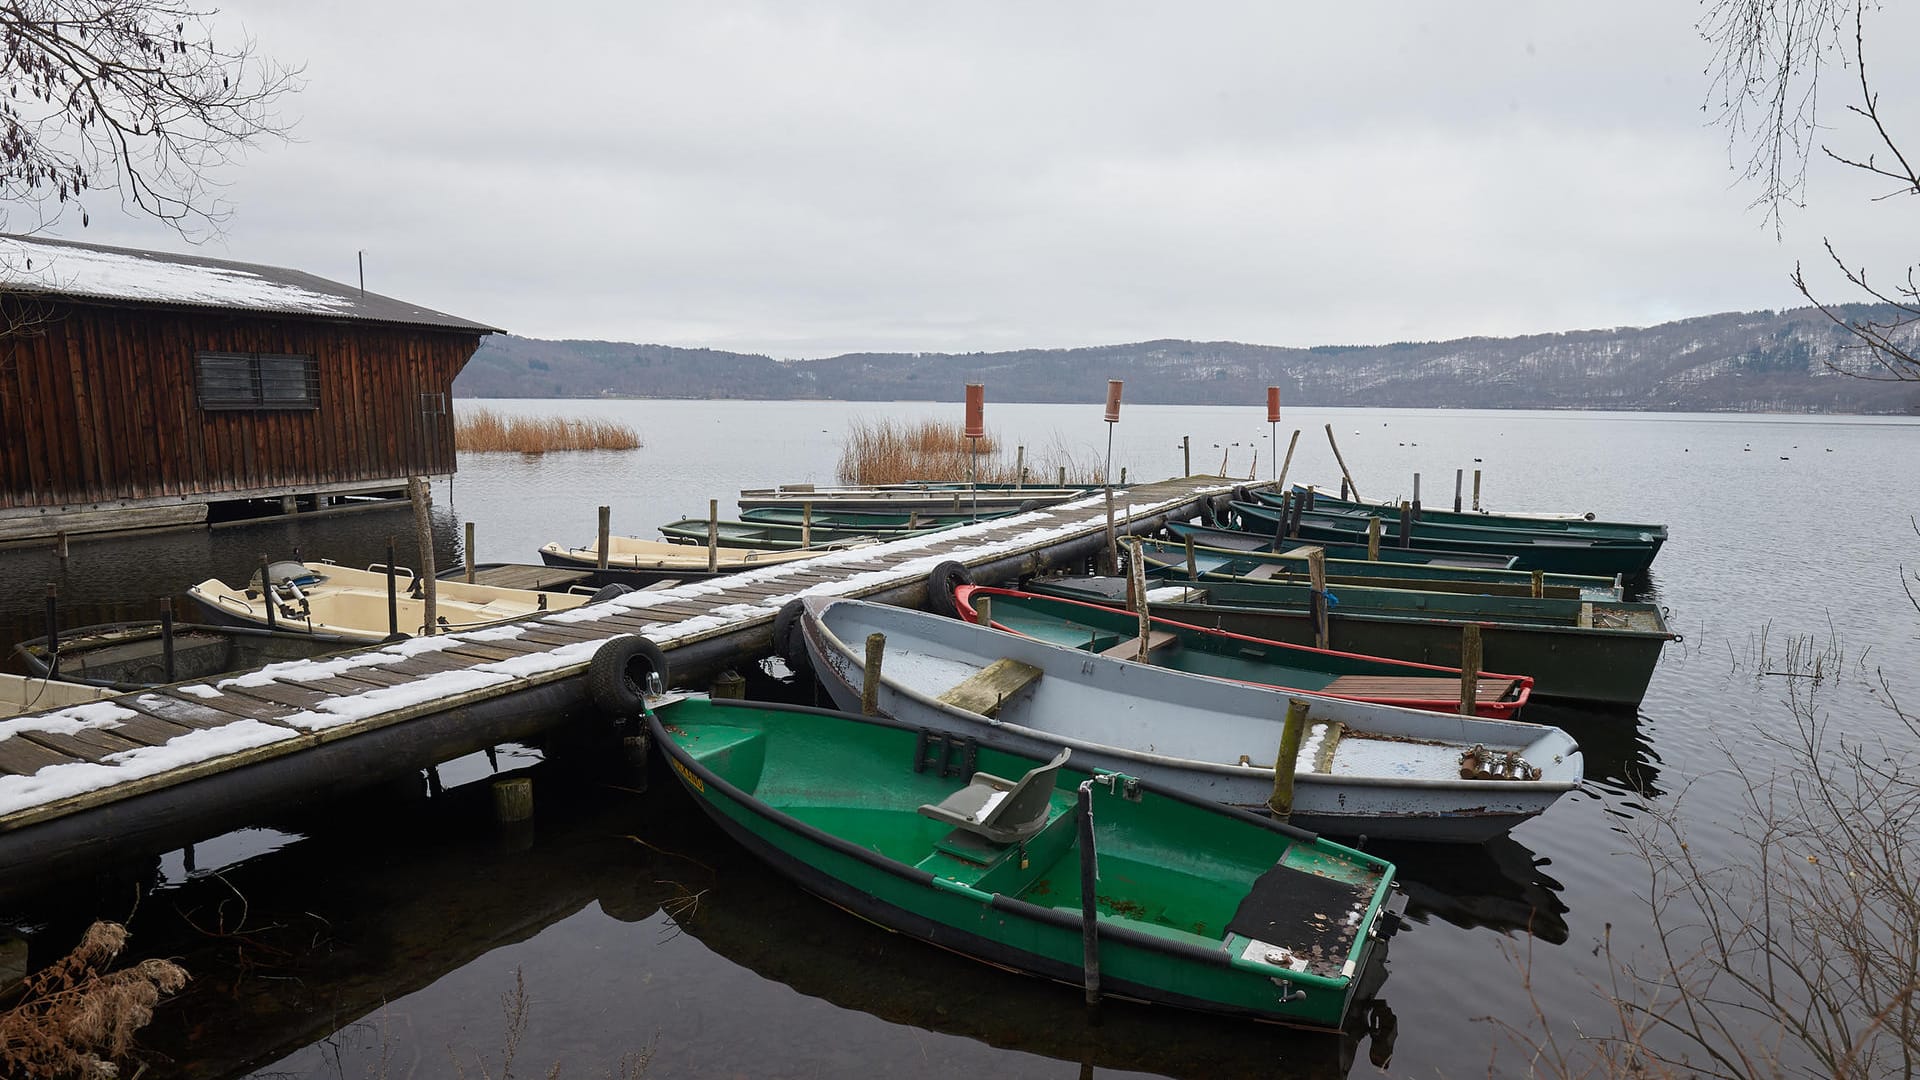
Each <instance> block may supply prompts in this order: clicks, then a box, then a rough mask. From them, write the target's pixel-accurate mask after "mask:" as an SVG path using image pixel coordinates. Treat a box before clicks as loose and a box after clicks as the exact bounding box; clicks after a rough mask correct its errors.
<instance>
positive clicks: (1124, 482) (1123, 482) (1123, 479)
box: [1120, 465, 1127, 487]
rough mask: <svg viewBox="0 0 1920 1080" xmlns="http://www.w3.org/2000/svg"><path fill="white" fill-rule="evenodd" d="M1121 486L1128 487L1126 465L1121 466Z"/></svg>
mask: <svg viewBox="0 0 1920 1080" xmlns="http://www.w3.org/2000/svg"><path fill="white" fill-rule="evenodd" d="M1120 486H1121V487H1126V486H1127V467H1126V466H1125V465H1122V466H1120Z"/></svg>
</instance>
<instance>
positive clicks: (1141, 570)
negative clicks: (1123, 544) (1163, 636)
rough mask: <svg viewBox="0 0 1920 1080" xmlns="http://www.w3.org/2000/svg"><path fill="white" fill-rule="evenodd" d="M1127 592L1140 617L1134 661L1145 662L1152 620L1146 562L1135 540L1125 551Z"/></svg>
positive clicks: (1149, 642)
mask: <svg viewBox="0 0 1920 1080" xmlns="http://www.w3.org/2000/svg"><path fill="white" fill-rule="evenodd" d="M1127 591H1129V592H1131V593H1133V600H1134V608H1133V610H1134V611H1136V612H1138V613H1139V615H1140V647H1139V649H1138V650H1137V652H1136V654H1135V655H1134V659H1135V660H1138V661H1140V662H1141V663H1143V664H1144V663H1146V662H1147V653H1148V652H1149V651H1150V648H1151V645H1152V641H1151V640H1150V639H1151V637H1152V635H1153V618H1152V616H1150V615H1148V614H1147V560H1146V557H1145V556H1144V555H1142V554H1141V553H1140V541H1138V540H1135V541H1134V542H1133V543H1132V544H1130V545H1128V550H1127Z"/></svg>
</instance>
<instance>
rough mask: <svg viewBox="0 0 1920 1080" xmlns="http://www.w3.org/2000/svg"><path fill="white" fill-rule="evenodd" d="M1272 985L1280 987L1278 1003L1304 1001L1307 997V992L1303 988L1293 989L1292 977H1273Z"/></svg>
mask: <svg viewBox="0 0 1920 1080" xmlns="http://www.w3.org/2000/svg"><path fill="white" fill-rule="evenodd" d="M1273 985H1275V986H1277V987H1279V988H1280V1004H1282V1005H1286V1004H1288V1003H1290V1002H1295V1001H1305V1000H1306V999H1307V992H1306V991H1305V990H1299V989H1295V987H1294V985H1293V980H1292V979H1275V980H1273Z"/></svg>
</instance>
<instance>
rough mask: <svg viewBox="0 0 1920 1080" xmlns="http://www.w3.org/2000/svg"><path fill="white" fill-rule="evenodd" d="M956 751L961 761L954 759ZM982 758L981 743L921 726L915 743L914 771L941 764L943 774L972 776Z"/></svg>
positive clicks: (940, 773) (921, 770)
mask: <svg viewBox="0 0 1920 1080" xmlns="http://www.w3.org/2000/svg"><path fill="white" fill-rule="evenodd" d="M955 751H958V752H959V758H960V760H959V761H955V760H954V756H955ZM979 760H980V744H979V743H977V742H975V741H974V740H972V739H968V738H964V737H962V736H959V735H947V734H943V733H941V732H938V731H933V730H930V729H928V728H921V729H920V734H919V737H918V738H916V739H915V740H914V743H913V771H914V772H926V771H927V769H928V768H929V767H931V766H935V765H937V766H939V767H940V772H939V775H941V776H956V775H958V776H972V775H973V773H974V766H975V765H976V764H978V763H979Z"/></svg>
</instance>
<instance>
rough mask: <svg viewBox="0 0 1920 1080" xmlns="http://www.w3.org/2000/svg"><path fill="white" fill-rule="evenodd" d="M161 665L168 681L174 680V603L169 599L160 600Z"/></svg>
mask: <svg viewBox="0 0 1920 1080" xmlns="http://www.w3.org/2000/svg"><path fill="white" fill-rule="evenodd" d="M160 665H161V670H162V673H163V674H165V675H166V678H167V681H168V682H174V681H175V680H176V676H175V675H174V658H173V603H172V601H169V600H162V601H161V602H160Z"/></svg>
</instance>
